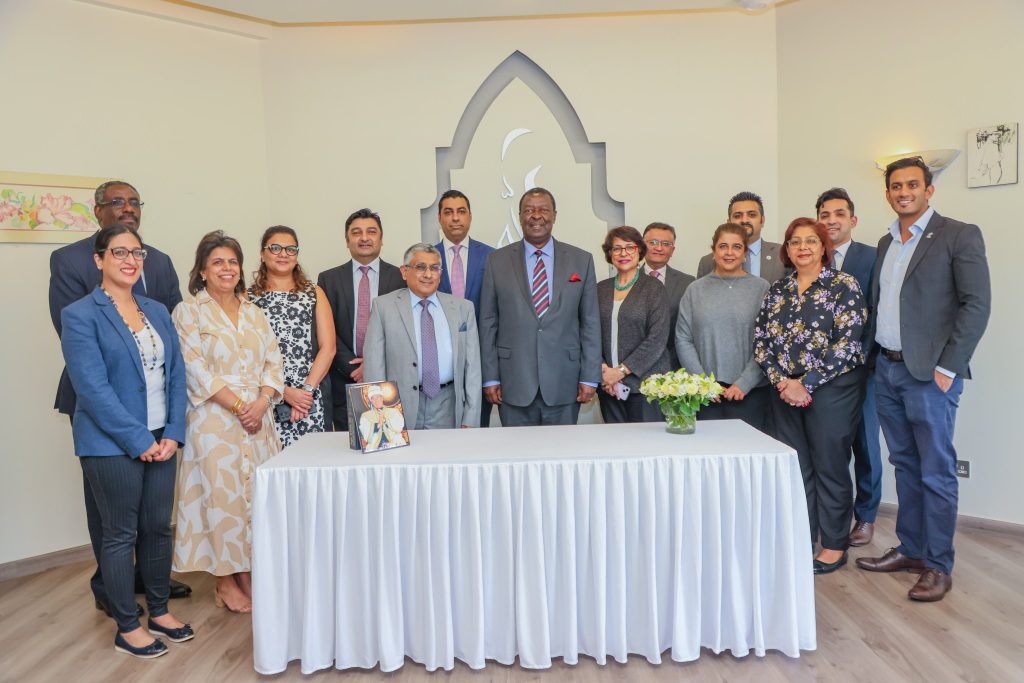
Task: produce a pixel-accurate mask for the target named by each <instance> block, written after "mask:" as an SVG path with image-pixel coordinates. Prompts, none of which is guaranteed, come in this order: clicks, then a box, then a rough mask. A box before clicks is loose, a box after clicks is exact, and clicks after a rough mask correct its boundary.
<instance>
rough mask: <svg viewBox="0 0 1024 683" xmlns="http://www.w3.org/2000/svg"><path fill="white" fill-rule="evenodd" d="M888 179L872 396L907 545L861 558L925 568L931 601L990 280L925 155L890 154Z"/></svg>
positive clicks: (948, 564) (868, 563)
mask: <svg viewBox="0 0 1024 683" xmlns="http://www.w3.org/2000/svg"><path fill="white" fill-rule="evenodd" d="M885 186H886V198H887V199H888V201H889V204H890V206H892V208H893V210H894V211H895V212H896V215H897V218H896V220H895V221H894V222H893V224H892V225H891V226H890V228H889V233H888V234H886V235H885V236H884V237H882V239H881V240H879V242H878V258H877V259H876V261H875V271H874V279H873V281H872V284H871V302H872V306H873V310H874V311H875V312H876V317H875V320H876V324H875V341H876V342H877V344H878V347H879V348H878V349H877V353H878V360H877V364H876V367H875V379H876V386H875V389H876V396H875V397H876V400H877V403H878V417H879V418H880V421H881V423H882V433H883V434H885V442H886V444H887V445H888V446H889V461H890V462H891V463H892V464H893V466H894V467H895V468H896V496H897V499H898V502H899V512H898V515H897V517H896V536H897V537H898V538H899V540H900V545H899V546H898V547H896V548H892V549H890V550H889V551H888V552H887V553H885V555H883V556H882V557H874V558H867V557H862V558H860V559H858V560H857V565H858V566H859V567H861V568H862V569H867V570H869V571H876V572H892V571H903V570H911V571H920V572H921V576H920V578H919V579H918V581H917V583H916V584H915V585H914V587H913V588H911V589H910V592H909V594H908V595H909V597H910V598H911V599H912V600H921V601H925V602H933V601H936V600H941V599H942V598H943V597H944V596H945V595H946V593H947V592H949V590H950V589H951V588H952V586H953V579H952V577H951V575H950V574H951V573H952V571H953V533H954V531H955V530H956V520H957V496H958V484H957V480H956V449H955V448H954V447H953V427H954V424H955V422H956V409H957V406H958V405H959V402H960V394H961V392H962V391H963V387H964V379H970V377H971V370H970V366H969V363H970V360H971V356H972V355H973V354H974V349H975V348H976V347H977V345H978V342H979V341H980V340H981V336H982V334H984V332H985V326H986V325H987V324H988V317H989V312H990V310H991V307H992V290H991V282H990V279H989V271H988V261H987V259H986V257H985V242H984V239H983V238H982V235H981V230H980V229H979V228H978V226H976V225H969V224H967V223H961V222H960V221H956V220H953V219H951V218H946V217H944V216H940V215H939V214H938V213H936V211H935V209H933V208H931V207H930V206H929V205H928V202H929V200H930V199H931V197H932V194H933V193H934V192H935V187H934V186H933V185H932V173H931V171H930V170H929V168H928V167H927V166H926V165H925V164H924V162H923V161H922V160H921V159H920V158H919V157H912V158H908V159H899V160H897V161H894V162H893V163H891V164H889V166H888V167H887V168H886V170H885Z"/></svg>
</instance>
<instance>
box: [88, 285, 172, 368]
mask: <svg viewBox="0 0 1024 683" xmlns="http://www.w3.org/2000/svg"><path fill="white" fill-rule="evenodd" d="M100 289H102V290H103V293H104V294H106V295H107V298H108V299H110V303H112V304H114V310H115V311H117V314H118V315H119V316H121V320H122V321H124V324H125V327H127V328H128V331H129V332H131V333H132V339H134V340H135V346H137V347H138V349H139V357H140V358H142V365H143V366H144V367H145V369H146V370H156V365H157V362H158V361H157V357H156V353H157V351H156V336H155V334H154V332H153V328H152V327H151V326H150V324H149V320H148V319H147V318H146V314H145V313H143V312H142V309H141V308H140V307H139V303H138V302H137V301H136V300H135V297H134V296H133V297H132V303H133V304H135V310H136V311H138V312H139V317H140V318H142V328H143V329H144V330H146V332H148V333H149V344H150V346H151V347H152V349H153V355H152V357H151V358H150V359H149V360H146V349H145V348H144V347H143V345H142V339H140V338H139V333H138V332H136V331H135V330H133V329H132V326H131V325H129V324H128V319H127V318H125V317H124V313H122V312H121V309H120V308H118V307H117V302H116V301H114V297H112V296H110V292H108V291H107V290H106V289H104V288H103V287H100ZM139 331H140V332H141V331H142V330H139Z"/></svg>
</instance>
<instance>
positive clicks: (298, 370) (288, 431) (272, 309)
mask: <svg viewBox="0 0 1024 683" xmlns="http://www.w3.org/2000/svg"><path fill="white" fill-rule="evenodd" d="M248 294H249V299H250V300H251V301H252V302H253V303H254V304H256V305H257V306H259V307H260V308H261V309H263V312H264V313H266V315H267V319H269V320H270V326H271V327H272V328H273V330H274V334H275V335H277V343H278V345H279V346H280V348H281V356H282V358H284V384H285V386H286V387H295V388H297V389H301V388H302V385H303V384H304V383H305V382H306V377H308V376H309V368H310V366H311V365H312V364H313V325H315V324H316V286H315V285H313V284H310V285H309V286H308V287H307V288H306V290H305V291H302V292H264V293H263V294H261V295H259V296H256V294H255V292H254V291H253V289H252V288H251V287H250V288H249V292H248ZM275 424H276V425H277V435H278V437H279V438H280V439H281V446H282V447H285V446H289V445H291V444H293V443H295V441H297V440H298V439H299V437H301V436H302V435H303V434H308V433H310V432H322V431H324V404H323V399H322V397H321V394H320V387H317V388H316V390H315V391H314V392H313V407H312V408H310V411H309V416H308V417H306V419H304V420H300V421H298V422H292V421H291V420H290V419H289V420H283V421H282V420H275Z"/></svg>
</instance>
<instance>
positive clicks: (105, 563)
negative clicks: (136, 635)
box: [79, 438, 178, 633]
mask: <svg viewBox="0 0 1024 683" xmlns="http://www.w3.org/2000/svg"><path fill="white" fill-rule="evenodd" d="M157 440H158V441H159V438H158V439H157ZM177 457H178V456H177V455H174V456H172V457H171V458H170V459H168V460H165V461H164V462H142V461H141V460H138V459H136V458H130V457H128V456H127V455H113V456H83V457H80V458H79V462H80V463H81V465H82V472H83V474H84V475H85V478H86V483H87V485H88V487H89V488H90V489H91V491H92V495H93V498H94V501H95V504H96V509H97V510H98V512H99V517H100V521H101V527H102V532H101V539H102V541H101V544H100V558H99V569H100V572H101V573H102V577H103V588H104V589H105V590H106V597H107V600H108V603H109V605H110V611H111V614H113V616H114V620H115V621H117V628H118V630H119V631H121V632H122V633H125V632H128V631H133V630H135V629H137V628H139V618H138V615H137V614H136V612H135V560H136V557H135V554H136V549H137V552H138V564H139V571H140V572H141V574H142V581H143V583H144V584H145V586H146V603H147V605H148V608H149V616H150V617H158V616H160V615H162V614H166V613H167V599H168V597H169V596H170V580H171V546H172V538H171V524H170V519H171V506H172V504H173V502H174V482H175V478H176V473H177V466H176V463H177Z"/></svg>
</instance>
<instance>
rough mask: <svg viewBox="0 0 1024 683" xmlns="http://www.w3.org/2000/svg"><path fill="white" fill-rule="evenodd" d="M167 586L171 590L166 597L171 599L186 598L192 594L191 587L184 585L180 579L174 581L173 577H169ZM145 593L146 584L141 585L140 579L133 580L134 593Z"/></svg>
mask: <svg viewBox="0 0 1024 683" xmlns="http://www.w3.org/2000/svg"><path fill="white" fill-rule="evenodd" d="M169 588H170V589H171V590H170V594H169V595H168V596H167V597H169V598H171V599H172V600H173V599H174V598H187V597H188V596H190V595H192V587H191V586H187V585H185V584H184V583H182V582H181V581H175V580H174V579H171V580H170V585H169ZM145 593H146V586H145V585H143V583H142V581H136V582H135V594H136V595H145Z"/></svg>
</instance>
